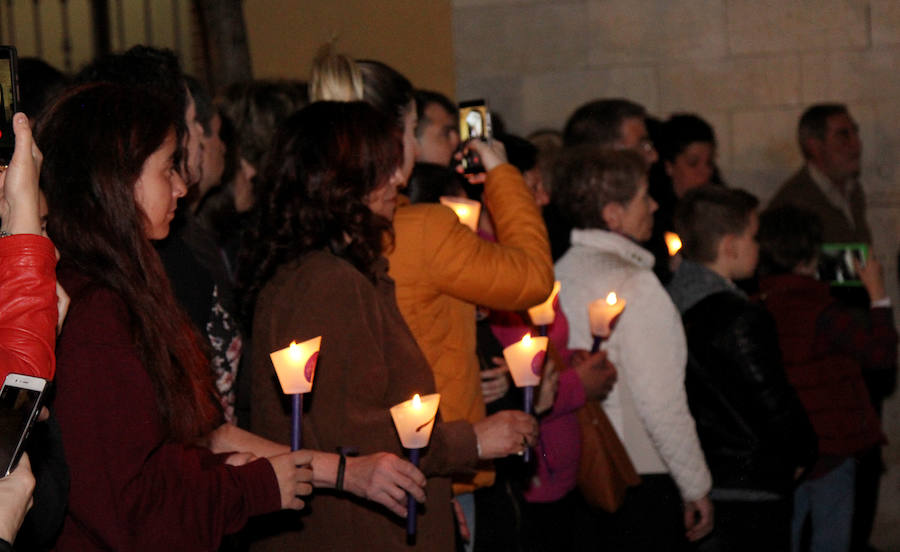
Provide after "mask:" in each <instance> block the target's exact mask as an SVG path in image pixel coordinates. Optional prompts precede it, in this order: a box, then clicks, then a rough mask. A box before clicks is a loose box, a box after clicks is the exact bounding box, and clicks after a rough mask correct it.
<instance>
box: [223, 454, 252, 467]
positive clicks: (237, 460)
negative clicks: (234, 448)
mask: <svg viewBox="0 0 900 552" xmlns="http://www.w3.org/2000/svg"><path fill="white" fill-rule="evenodd" d="M257 458H258V457H257V456H256V455H255V454H253V453H252V452H235V453H233V454H229V455H228V458H226V459H225V464H227V465H229V466H243V465H244V464H249V463H250V462H253V461H254V460H256V459H257Z"/></svg>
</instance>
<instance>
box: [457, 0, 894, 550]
mask: <svg viewBox="0 0 900 552" xmlns="http://www.w3.org/2000/svg"><path fill="white" fill-rule="evenodd" d="M453 44H454V54H455V59H456V95H457V98H459V99H469V98H480V97H484V98H486V99H488V101H489V103H490V105H491V107H492V109H494V110H495V111H497V112H498V113H500V114H501V115H502V117H503V119H504V120H505V121H506V123H507V126H508V128H509V129H510V130H511V131H513V132H516V133H519V134H527V133H529V132H531V131H533V130H537V129H538V128H547V127H549V128H557V129H561V127H562V126H563V124H564V123H565V120H566V118H567V117H568V115H569V114H570V113H571V112H572V111H573V110H574V109H575V108H576V107H578V106H579V105H581V104H582V103H584V102H586V101H588V100H590V99H594V98H599V97H616V96H620V97H626V98H630V99H632V100H635V101H637V102H640V103H642V104H644V105H645V106H646V107H647V109H648V110H649V111H650V112H651V113H652V114H654V115H656V116H658V117H661V118H665V117H667V116H668V115H670V114H671V113H673V112H694V113H698V114H699V115H701V116H702V117H704V118H705V119H707V120H708V121H709V122H710V123H711V124H713V125H714V127H715V129H716V133H717V136H718V140H719V164H720V167H721V169H722V172H723V175H724V177H725V179H726V181H727V182H728V183H729V184H730V185H732V186H737V187H741V188H745V189H747V190H749V191H751V192H754V193H756V194H757V195H759V196H760V198H761V199H762V200H763V201H767V200H768V199H769V198H770V197H771V195H772V194H773V193H774V191H775V189H776V188H777V187H778V186H779V184H780V183H781V182H782V181H784V180H785V179H786V178H787V177H788V176H789V175H790V174H791V173H793V172H794V171H795V170H796V169H797V168H798V167H799V166H800V164H801V157H800V153H799V151H798V148H797V145H796V138H795V133H796V130H795V129H796V121H797V118H798V117H799V115H800V113H801V112H802V111H803V109H804V108H805V107H806V106H808V105H809V104H811V103H815V102H821V101H839V102H844V103H846V104H848V106H849V108H850V110H851V112H852V114H853V116H854V117H855V118H856V120H857V121H858V122H859V125H860V128H861V133H862V139H863V148H864V168H863V177H862V183H863V186H864V187H865V190H866V193H867V195H868V200H869V210H868V216H869V222H870V225H871V226H872V228H873V229H874V231H875V234H876V235H875V244H874V246H875V251H876V254H877V255H879V257H880V258H881V259H882V261H883V264H884V266H885V269H886V279H887V281H888V282H889V287H890V289H891V295H892V297H893V299H894V304H895V305H900V289H898V285H897V282H898V280H897V271H896V265H897V262H896V261H897V252H898V246H900V187H898V184H900V1H897V0H453ZM895 310H896V309H895ZM898 319H900V317H898ZM885 427H886V432H887V433H888V436H889V439H890V440H891V445H889V447H888V448H887V449H886V456H887V462H888V474H887V476H886V477H885V479H884V484H883V486H882V488H883V493H882V495H883V497H882V507H881V509H880V519H879V525H878V527H877V535H876V543H878V544H880V545H881V546H882V547H883V548H885V549H889V550H900V484H898V482H900V475H898V473H900V399H898V396H897V394H895V396H894V397H893V398H892V399H891V401H890V402H889V403H888V404H887V405H886V411H885Z"/></svg>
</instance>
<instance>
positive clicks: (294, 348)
mask: <svg viewBox="0 0 900 552" xmlns="http://www.w3.org/2000/svg"><path fill="white" fill-rule="evenodd" d="M288 354H289V355H291V360H292V361H294V362H299V361H300V357H301V355H302V354H303V351H301V350H300V346H299V345H297V342H296V341H291V345H290V347H289V348H288Z"/></svg>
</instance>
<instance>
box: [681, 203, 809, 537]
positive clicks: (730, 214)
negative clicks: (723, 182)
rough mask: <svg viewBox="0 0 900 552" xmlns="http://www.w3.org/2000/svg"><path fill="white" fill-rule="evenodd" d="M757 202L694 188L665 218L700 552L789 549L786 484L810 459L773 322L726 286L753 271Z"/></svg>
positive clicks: (803, 415)
mask: <svg viewBox="0 0 900 552" xmlns="http://www.w3.org/2000/svg"><path fill="white" fill-rule="evenodd" d="M758 204H759V203H758V201H757V199H756V198H755V197H753V196H752V195H750V194H748V193H747V192H744V191H742V190H734V189H725V188H718V187H704V188H699V189H697V190H694V191H692V192H689V193H688V194H687V195H685V197H684V198H682V200H681V202H680V203H679V206H678V209H677V210H676V213H675V228H676V231H677V232H678V234H679V235H680V237H681V240H682V243H683V248H682V255H683V259H684V260H683V262H682V263H681V265H680V266H679V268H678V270H677V271H676V272H675V275H674V277H673V278H672V281H671V282H670V284H669V287H668V290H669V293H670V294H671V295H672V300H673V302H674V303H675V305H676V306H677V307H678V309H679V311H680V312H681V314H682V320H683V322H684V330H685V334H686V336H687V343H688V366H687V374H686V378H685V387H686V389H687V394H688V404H689V406H690V409H691V414H693V416H694V419H695V421H696V423H697V433H698V435H699V437H700V443H701V445H702V447H703V452H704V454H705V456H706V461H707V464H708V465H709V468H710V471H711V472H712V476H713V489H712V492H710V497H711V498H712V499H713V503H714V504H715V508H716V526H715V529H714V530H713V533H712V534H711V535H710V536H709V537H708V538H707V539H705V540H704V541H701V542H700V543H699V545H698V546H697V549H698V550H701V551H704V552H707V551H743V550H747V551H751V550H752V551H758V550H766V551H782V550H783V551H787V550H789V549H790V527H791V526H790V522H791V496H792V492H793V485H794V481H795V480H796V479H797V478H798V477H799V476H800V474H802V472H803V471H804V469H805V468H806V467H808V466H811V465H812V464H813V462H814V460H815V455H816V437H815V434H814V432H813V429H812V427H811V426H810V423H809V420H808V419H807V417H806V413H805V412H804V410H803V406H802V405H801V404H800V401H799V400H798V399H797V396H796V394H795V392H794V390H793V389H792V388H791V386H790V384H789V383H788V381H787V378H786V377H785V373H784V370H783V368H782V366H781V355H780V351H779V348H778V336H777V334H776V332H775V325H774V322H773V321H772V318H771V316H769V314H768V313H767V312H766V310H765V309H764V308H763V307H762V306H760V305H758V304H756V303H752V302H750V301H749V300H748V298H747V296H746V295H745V294H744V293H743V292H742V291H740V290H739V289H738V288H737V287H736V286H735V285H734V283H733V281H734V280H739V279H744V278H749V277H750V276H752V275H753V273H754V271H755V269H756V264H757V259H758V252H759V247H758V245H757V243H756V232H757V229H758V228H759V220H758V215H757V212H756V209H757V206H758Z"/></svg>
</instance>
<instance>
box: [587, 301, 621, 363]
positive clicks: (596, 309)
mask: <svg viewBox="0 0 900 552" xmlns="http://www.w3.org/2000/svg"><path fill="white" fill-rule="evenodd" d="M625 303H626V301H625V299H622V298H620V297H617V296H616V293H615V292H614V291H611V292H609V295H607V296H606V298H605V299H597V300H596V301H594V302H592V303H591V304H589V305H588V318H589V319H590V324H591V334H592V335H593V336H594V346H593V347H592V348H591V352H592V353H596V352H597V351H598V350H599V349H600V343H601V342H602V341H603V340H604V339H606V338H608V337H609V334H611V333H612V330H613V328H614V327H615V325H616V321H617V320H618V318H619V315H621V314H622V311H623V310H625Z"/></svg>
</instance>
